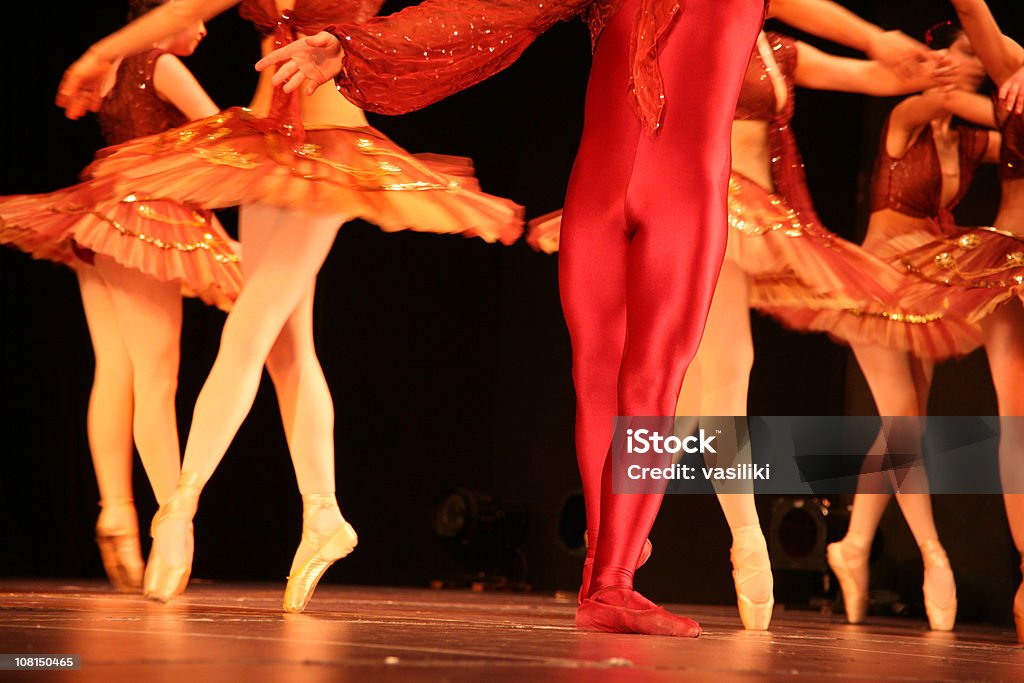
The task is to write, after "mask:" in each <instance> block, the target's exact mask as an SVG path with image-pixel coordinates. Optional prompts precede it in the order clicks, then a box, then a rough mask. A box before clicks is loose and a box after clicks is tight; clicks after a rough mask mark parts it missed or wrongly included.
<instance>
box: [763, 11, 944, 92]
mask: <svg viewBox="0 0 1024 683" xmlns="http://www.w3.org/2000/svg"><path fill="white" fill-rule="evenodd" d="M770 12H771V15H772V16H773V17H774V18H776V19H778V20H780V21H783V22H785V23H787V24H789V25H790V26H792V27H794V28H798V29H800V30H801V31H806V32H807V33H810V34H812V35H815V36H818V37H819V38H824V39H826V40H831V41H832V42H834V43H839V44H840V45H845V46H847V47H850V48H853V49H854V50H859V51H860V52H863V53H864V54H866V55H868V56H869V57H871V58H872V59H876V60H878V61H880V62H882V63H884V64H885V65H887V66H889V67H890V68H893V69H896V71H897V73H898V74H899V75H900V76H901V77H903V78H916V77H918V76H919V73H918V71H919V67H921V65H923V64H924V63H925V62H927V61H928V54H929V50H928V48H926V47H925V46H924V45H922V44H921V43H919V42H918V41H916V40H914V39H913V38H910V37H908V36H907V35H905V34H904V33H903V32H901V31H885V30H883V29H881V28H879V27H878V26H875V25H874V24H872V23H871V22H869V21H866V20H864V19H862V18H860V17H859V16H857V15H856V14H854V13H853V12H851V11H850V10H848V9H846V8H845V7H843V6H842V5H839V4H836V3H834V2H831V1H830V0H772V4H771V9H770Z"/></svg>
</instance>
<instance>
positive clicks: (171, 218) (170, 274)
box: [0, 181, 242, 310]
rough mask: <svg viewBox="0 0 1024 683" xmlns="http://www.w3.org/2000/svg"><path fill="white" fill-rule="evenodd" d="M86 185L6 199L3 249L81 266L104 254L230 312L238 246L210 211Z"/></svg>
mask: <svg viewBox="0 0 1024 683" xmlns="http://www.w3.org/2000/svg"><path fill="white" fill-rule="evenodd" d="M115 196H118V195H114V194H113V189H112V187H111V183H109V182H102V181H87V182H84V183H81V184H79V185H75V186H72V187H69V188H67V189H64V190H60V191H57V192H52V193H49V194H40V195H14V196H11V197H4V198H0V244H8V245H11V246H15V247H17V248H19V249H21V250H22V251H25V252H28V253H29V254H31V255H32V256H33V257H34V258H39V259H48V260H51V261H55V262H57V263H63V264H66V265H69V266H71V267H75V265H76V264H77V263H79V260H78V259H79V257H80V256H81V255H82V254H83V253H88V252H92V253H93V254H103V255H106V256H109V257H111V258H113V259H114V260H115V261H117V262H118V263H119V264H121V265H122V266H124V267H126V268H132V269H135V270H138V271H140V272H142V273H144V274H146V275H149V276H150V277H153V278H156V279H158V280H162V281H165V282H177V283H178V284H180V285H181V288H182V293H183V294H185V295H188V296H198V297H200V298H201V299H202V300H203V301H205V302H206V303H208V304H211V305H214V306H217V307H218V308H221V309H223V310H229V309H230V308H231V305H232V303H233V302H234V300H235V299H236V298H237V297H238V294H239V292H240V291H241V287H242V271H241V267H240V264H239V257H238V255H237V253H236V252H235V250H234V247H233V245H234V243H233V240H231V238H230V237H229V236H228V234H227V233H226V232H225V231H224V229H223V228H222V227H221V226H220V223H219V222H218V221H217V219H216V217H215V216H214V215H213V214H212V213H210V212H209V211H202V210H197V209H193V208H191V207H189V206H186V205H183V204H180V203H178V202H174V201H168V200H160V199H150V198H147V197H145V196H142V195H137V194H128V195H121V196H119V198H117V199H114V198H112V197H115Z"/></svg>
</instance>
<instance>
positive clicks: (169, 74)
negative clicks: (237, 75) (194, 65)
mask: <svg viewBox="0 0 1024 683" xmlns="http://www.w3.org/2000/svg"><path fill="white" fill-rule="evenodd" d="M153 87H155V88H156V92H157V94H158V95H159V96H160V98H161V99H163V100H166V101H167V102H170V103H171V104H173V105H174V106H175V107H177V108H178V110H179V111H180V112H181V113H182V114H184V115H185V116H187V117H188V118H189V119H192V120H195V119H202V118H205V117H207V116H213V115H214V114H216V113H217V112H219V111H220V109H219V108H218V107H217V105H216V104H214V102H213V100H212V99H210V96H209V95H208V94H207V93H206V91H205V90H204V89H203V86H201V85H200V84H199V81H197V80H196V77H195V76H193V75H192V72H191V71H189V70H188V67H186V66H185V65H184V64H182V63H181V60H180V59H178V58H177V57H175V56H174V55H172V54H163V55H160V56H159V57H158V58H157V60H156V64H155V65H154V67H153Z"/></svg>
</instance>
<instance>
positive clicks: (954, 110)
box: [892, 89, 996, 130]
mask: <svg viewBox="0 0 1024 683" xmlns="http://www.w3.org/2000/svg"><path fill="white" fill-rule="evenodd" d="M949 115H953V116H958V117H960V118H962V119H964V120H965V121H969V122H970V123H973V124H975V125H977V126H981V127H983V128H995V127H996V117H995V112H994V111H993V109H992V100H991V99H989V98H988V97H985V96H984V95H978V94H977V93H972V92H966V91H964V90H949V91H943V90H940V89H932V90H928V91H927V92H923V93H921V94H920V95H914V96H913V97H908V98H907V99H905V100H903V101H902V102H900V103H899V104H898V105H896V107H895V108H894V109H893V110H892V122H893V124H898V125H900V126H901V127H903V128H906V129H907V130H916V129H917V128H920V127H921V126H924V125H927V124H928V123H929V122H931V121H933V120H934V119H937V118H942V117H944V116H949Z"/></svg>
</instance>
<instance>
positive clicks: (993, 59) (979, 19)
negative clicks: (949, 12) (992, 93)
mask: <svg viewBox="0 0 1024 683" xmlns="http://www.w3.org/2000/svg"><path fill="white" fill-rule="evenodd" d="M952 2H953V7H954V8H955V9H956V13H957V15H958V16H959V17H960V23H961V24H962V25H963V27H964V30H965V31H966V32H967V36H968V37H969V38H970V39H971V45H972V46H973V47H974V51H975V52H977V53H978V57H979V58H980V59H981V63H982V64H984V65H985V71H987V72H988V75H989V76H990V77H991V78H992V80H993V81H995V82H996V85H1000V86H1001V85H1003V83H1004V82H1005V81H1006V80H1007V79H1009V78H1010V77H1011V76H1012V75H1013V74H1014V72H1016V71H1017V69H1019V68H1020V67H1021V65H1022V64H1024V49H1022V48H1021V46H1020V45H1018V44H1017V43H1016V42H1015V41H1013V40H1012V39H1010V38H1008V37H1006V36H1004V35H1003V32H1002V31H1001V30H999V24H997V23H996V19H995V17H993V16H992V11H991V10H990V9H989V8H988V5H987V4H985V0H952Z"/></svg>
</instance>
